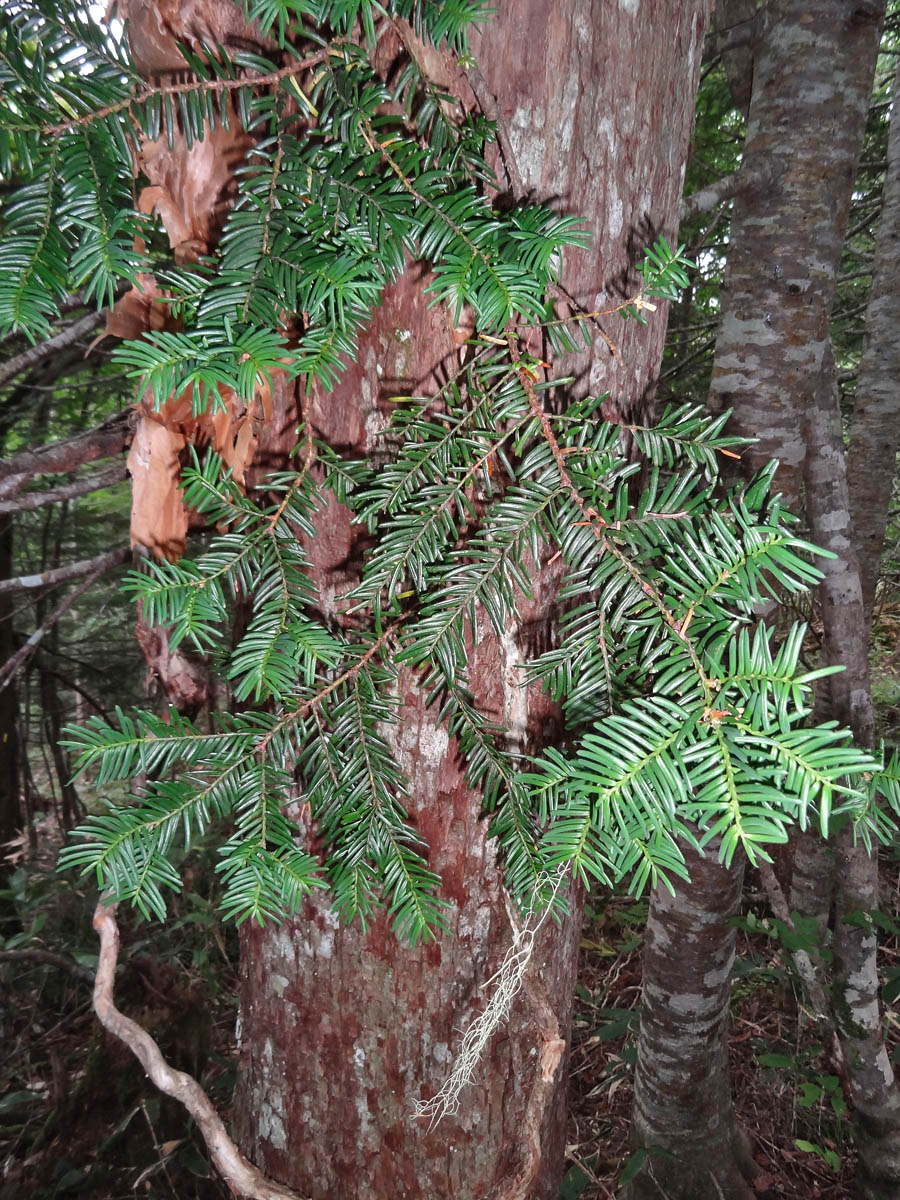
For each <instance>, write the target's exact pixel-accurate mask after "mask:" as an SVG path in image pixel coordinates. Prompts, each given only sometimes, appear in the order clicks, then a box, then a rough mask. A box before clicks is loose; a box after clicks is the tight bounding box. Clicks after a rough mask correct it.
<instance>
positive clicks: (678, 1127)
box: [629, 846, 754, 1200]
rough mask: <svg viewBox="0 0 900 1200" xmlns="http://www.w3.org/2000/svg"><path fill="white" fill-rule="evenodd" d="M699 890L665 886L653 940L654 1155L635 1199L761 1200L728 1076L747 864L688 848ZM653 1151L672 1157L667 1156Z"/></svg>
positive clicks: (653, 917)
mask: <svg viewBox="0 0 900 1200" xmlns="http://www.w3.org/2000/svg"><path fill="white" fill-rule="evenodd" d="M684 855H685V862H686V863H687V865H688V869H689V871H690V879H691V881H690V884H685V885H679V886H678V887H677V888H676V891H675V895H674V896H673V895H671V894H670V893H669V892H668V891H667V890H666V888H664V887H662V886H660V887H658V888H657V889H656V890H655V891H654V893H653V896H652V899H651V903H650V914H649V917H648V919H647V931H646V935H645V941H644V990H643V998H642V1004H641V1030H640V1036H639V1038H638V1056H637V1072H636V1075H635V1084H634V1115H633V1123H634V1124H633V1129H634V1141H635V1144H636V1145H637V1146H638V1147H642V1148H644V1149H646V1150H647V1151H648V1157H647V1159H646V1160H645V1162H644V1165H643V1166H642V1168H641V1170H640V1171H639V1173H638V1174H637V1175H636V1176H635V1178H634V1181H633V1182H632V1184H631V1187H630V1191H629V1197H630V1200H658V1198H659V1197H660V1196H665V1197H667V1200H705V1197H710V1200H713V1198H714V1200H720V1198H722V1197H724V1198H725V1200H752V1197H753V1195H754V1193H753V1192H752V1190H751V1188H750V1185H749V1183H748V1182H747V1181H748V1179H749V1178H750V1177H751V1176H752V1174H753V1173H754V1164H753V1160H752V1158H751V1156H750V1153H749V1149H748V1147H747V1144H746V1140H745V1138H744V1137H743V1135H742V1134H741V1132H740V1130H739V1129H738V1127H737V1122H736V1120H735V1115H734V1106H733V1104H732V1100H731V1079H730V1073H729V1069H728V1003H729V999H730V995H731V968H732V965H733V963H734V945H735V938H736V930H735V928H734V926H733V925H731V924H730V921H731V918H732V917H734V916H735V915H736V914H737V912H738V910H739V907H740V902H741V886H742V884H743V879H744V870H743V867H744V863H743V859H737V860H736V862H735V865H734V866H733V867H732V868H731V869H728V868H726V867H724V866H723V865H722V864H721V863H720V862H719V861H718V860H717V858H716V852H715V847H714V846H713V847H710V852H709V854H708V855H707V856H706V857H701V856H700V855H698V854H697V853H696V852H695V851H693V850H691V849H690V848H689V847H684ZM654 1150H662V1151H665V1154H664V1155H661V1154H654V1153H653V1152H654Z"/></svg>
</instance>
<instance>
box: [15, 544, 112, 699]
mask: <svg viewBox="0 0 900 1200" xmlns="http://www.w3.org/2000/svg"><path fill="white" fill-rule="evenodd" d="M106 570H107V564H105V563H104V564H103V565H101V566H99V567H97V569H96V570H95V571H92V572H91V573H90V575H89V576H88V577H87V579H85V580H84V581H83V582H82V583H79V585H78V587H76V588H73V590H72V591H71V592H69V594H68V596H66V597H65V599H63V600H60V602H59V604H57V606H56V608H54V610H53V612H52V613H50V615H49V616H48V617H47V619H46V620H45V621H44V622H43V623H42V624H41V626H40V628H38V629H36V630H35V631H34V633H33V634H32V635H31V637H30V638H29V639H28V641H27V642H25V644H24V646H20V647H19V649H18V650H17V651H16V652H15V654H14V655H12V657H11V658H8V659H7V660H6V662H5V663H4V664H3V666H2V667H0V692H2V691H3V689H4V688H5V687H6V685H7V684H8V683H9V681H10V680H11V679H12V677H13V675H15V673H16V671H18V669H19V667H21V666H22V664H23V663H25V662H27V661H28V659H29V658H30V657H31V656H32V654H34V652H35V650H37V648H38V646H39V645H40V644H41V641H42V640H43V637H44V634H45V633H47V632H48V631H49V630H51V629H52V628H53V626H54V625H55V624H56V622H57V621H58V620H59V618H60V617H61V616H62V615H63V613H65V612H67V611H68V609H70V608H71V607H72V605H73V604H74V603H75V601H76V600H77V599H78V597H79V596H83V595H84V593H85V592H86V591H87V590H88V589H89V588H91V587H93V586H94V584H95V583H96V581H97V580H98V579H99V578H100V576H101V575H102V574H103V572H104V571H106Z"/></svg>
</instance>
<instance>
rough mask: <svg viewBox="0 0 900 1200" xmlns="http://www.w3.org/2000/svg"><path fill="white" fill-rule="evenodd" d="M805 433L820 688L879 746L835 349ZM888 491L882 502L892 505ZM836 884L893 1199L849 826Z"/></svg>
mask: <svg viewBox="0 0 900 1200" xmlns="http://www.w3.org/2000/svg"><path fill="white" fill-rule="evenodd" d="M806 436H807V443H808V459H807V468H806V480H807V513H808V517H809V526H810V533H811V535H812V538H813V540H814V541H815V542H817V543H818V544H819V545H821V546H822V547H823V548H825V549H827V550H831V551H832V553H833V554H834V555H835V556H836V557H835V558H833V559H825V560H824V561H823V563H822V570H823V572H824V579H823V581H822V583H821V585H820V587H819V595H820V597H821V601H822V624H823V627H824V633H825V647H824V659H825V661H826V662H827V663H829V664H830V663H840V664H842V665H843V666H844V670H843V671H842V672H841V673H840V674H838V675H833V676H831V677H830V678H828V679H825V680H823V681H821V682H822V684H823V685H825V686H827V689H828V698H829V700H830V704H831V711H830V713H829V715H830V716H832V717H834V719H836V720H838V721H840V722H841V724H843V725H848V726H849V727H850V728H851V729H852V730H853V735H854V740H855V741H856V743H857V745H860V746H866V747H869V748H871V747H873V746H874V742H875V713H874V709H873V706H872V692H871V688H870V685H869V656H868V637H867V631H868V621H867V620H866V609H865V607H864V604H863V596H862V585H861V581H860V572H859V567H858V563H857V557H856V547H855V540H856V529H855V526H854V521H853V519H852V518H851V514H850V496H849V488H848V484H847V470H846V463H845V460H844V445H843V434H842V430H841V413H840V406H839V403H838V392H837V384H836V381H835V377H834V366H833V363H832V361H831V354H830V352H829V353H828V355H827V361H826V364H825V369H824V370H823V373H822V380H821V383H820V387H819V390H818V392H817V397H816V404H815V405H814V407H813V408H812V409H811V410H810V414H809V419H808V421H807V428H806ZM889 494H890V493H888V496H887V497H884V498H883V503H884V507H885V509H886V508H887V499H888V497H889ZM834 878H835V926H834V939H833V942H832V949H833V952H834V965H833V969H832V1007H833V1010H834V1018H835V1025H836V1026H837V1031H838V1036H839V1038H840V1041H841V1047H842V1049H843V1053H844V1059H845V1061H846V1063H847V1067H848V1075H849V1079H850V1090H851V1097H852V1100H853V1109H854V1112H853V1116H854V1124H855V1129H856V1141H857V1153H858V1155H859V1165H858V1169H857V1179H856V1184H857V1194H858V1195H859V1196H861V1197H863V1198H864V1200H892V1198H894V1197H896V1196H897V1195H898V1194H900V1092H898V1089H897V1084H896V1081H895V1078H894V1072H893V1068H892V1066H891V1062H890V1058H889V1057H888V1054H887V1050H886V1048H885V1045H884V1039H883V1034H882V1025H881V1012H880V1009H879V1003H878V990H879V989H878V969H877V951H878V945H877V939H876V936H875V928H874V926H873V924H872V921H871V918H870V916H869V914H870V913H871V912H872V910H873V909H876V908H877V907H878V857H877V854H874V853H873V854H869V853H868V852H867V851H866V848H865V847H864V846H863V845H862V844H861V843H860V842H857V841H856V839H855V837H854V833H853V829H852V827H849V826H848V827H846V828H844V829H842V830H841V831H840V833H839V834H838V837H837V845H836V871H835V876H834Z"/></svg>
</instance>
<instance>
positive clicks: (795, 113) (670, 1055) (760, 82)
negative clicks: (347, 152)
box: [635, 0, 884, 1200]
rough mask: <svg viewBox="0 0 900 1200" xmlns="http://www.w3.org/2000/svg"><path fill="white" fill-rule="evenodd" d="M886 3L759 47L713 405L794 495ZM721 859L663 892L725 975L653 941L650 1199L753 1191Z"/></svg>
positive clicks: (668, 943) (665, 912)
mask: <svg viewBox="0 0 900 1200" xmlns="http://www.w3.org/2000/svg"><path fill="white" fill-rule="evenodd" d="M883 8H884V6H883V5H881V6H880V7H879V6H878V5H865V6H863V5H853V4H847V3H843V2H840V0H823V2H822V3H816V4H811V3H809V0H805V2H802V0H772V2H771V3H770V4H769V5H768V6H767V7H766V10H765V18H764V26H763V28H762V29H761V30H760V31H759V37H758V41H757V43H756V55H755V60H754V71H753V89H752V96H751V99H750V107H749V113H748V127H747V137H746V143H745V147H744V154H743V159H742V166H741V171H742V174H744V177H745V178H746V179H747V180H755V181H757V182H756V183H755V185H752V186H751V185H748V186H746V187H745V188H744V189H743V190H741V191H739V193H738V195H737V198H736V200H735V204H734V212H733V216H732V220H731V230H730V237H729V251H728V266H727V272H726V279H725V284H724V288H723V296H722V320H721V325H720V329H719V334H718V338H717V343H716V354H715V361H714V365H713V374H712V383H711V396H710V403H711V406H712V407H713V408H714V409H716V410H721V409H726V408H731V409H733V413H734V415H733V417H732V429H733V430H734V431H735V432H737V433H740V434H743V435H745V436H748V437H752V438H755V439H757V440H756V442H755V444H753V445H751V446H748V447H747V448H745V450H744V451H743V461H742V467H743V468H744V470H745V471H747V472H748V473H752V472H754V471H756V470H758V469H759V468H761V467H763V466H765V465H766V464H767V463H768V462H769V461H770V460H771V459H772V458H777V459H779V460H780V462H781V467H780V471H779V477H778V486H779V488H780V490H782V491H783V492H784V493H785V494H786V495H787V496H788V498H789V499H790V500H791V501H792V502H793V503H794V504H798V503H799V501H800V498H801V495H802V471H803V466H804V461H805V453H806V446H805V440H804V431H803V420H804V414H805V413H806V411H807V410H808V408H809V406H810V405H811V403H812V398H813V395H814V392H815V388H816V386H817V383H818V381H819V377H820V372H821V368H822V363H823V358H824V354H825V349H826V346H827V344H828V320H829V315H830V311H831V305H832V300H833V297H834V288H835V280H836V275H837V268H838V264H839V262H840V254H841V246H842V241H843V235H844V230H845V227H846V221H847V214H848V211H849V205H850V197H851V191H852V184H853V179H854V176H855V172H856V167H857V161H858V157H859V149H860V145H861V140H862V135H863V130H864V125H865V117H866V113H867V109H868V99H869V93H870V90H871V84H872V77H873V73H874V67H875V58H876V54H877V49H878V38H879V33H880V24H881V18H882V16H883ZM761 180H765V181H766V182H765V183H761V182H759V181H761ZM715 869H716V865H715V864H713V863H709V862H706V861H704V862H703V863H702V864H701V865H700V866H699V867H698V868H697V872H696V883H695V885H694V886H692V887H688V888H684V889H681V890H679V892H678V894H677V897H676V900H675V901H670V900H669V899H668V898H667V897H665V896H664V895H663V894H662V892H657V893H655V894H654V896H653V898H652V900H651V909H650V923H651V927H660V928H664V929H666V930H667V931H668V930H670V929H672V928H673V926H672V921H673V920H674V919H675V915H676V914H678V913H679V910H680V909H681V908H682V907H683V908H684V910H685V913H686V914H687V913H689V914H690V920H691V922H692V923H694V925H695V926H696V925H698V924H699V926H700V927H703V928H705V930H706V936H705V938H704V939H703V940H702V941H701V942H700V943H699V945H696V946H695V947H694V951H695V955H692V956H691V957H690V962H691V967H692V970H693V973H694V976H695V987H696V988H697V989H700V990H702V988H703V985H704V983H705V981H706V975H705V972H706V971H707V969H710V970H711V978H710V980H709V981H708V982H709V984H711V985H714V986H709V990H708V992H704V994H703V996H702V1004H703V1007H702V1009H701V1012H700V1014H699V1015H698V1014H697V1013H695V1012H693V1011H692V1005H693V1004H694V999H692V998H691V993H690V991H689V990H688V988H687V987H685V988H684V991H683V994H682V995H680V996H674V997H672V999H671V1000H670V1001H667V999H666V997H667V993H668V990H669V988H670V986H671V985H670V982H669V981H670V980H671V979H672V978H673V977H677V973H678V972H679V971H681V970H682V969H683V966H684V962H685V949H684V946H683V944H682V942H681V940H680V939H678V938H676V937H674V936H672V935H671V934H668V933H667V935H664V936H662V937H654V939H653V940H652V941H651V942H650V943H649V945H648V949H647V954H646V961H645V966H644V988H645V993H646V996H647V1000H646V1001H645V1008H646V1017H645V1018H644V1021H643V1023H642V1033H641V1045H642V1051H641V1055H640V1058H639V1063H638V1071H637V1077H636V1082H635V1096H636V1100H635V1135H636V1141H637V1142H638V1144H639V1145H641V1146H644V1147H646V1148H648V1149H652V1148H653V1147H659V1148H661V1149H663V1150H666V1151H669V1152H670V1153H672V1154H674V1155H676V1156H677V1157H676V1158H658V1159H654V1158H651V1159H650V1160H649V1162H648V1164H647V1165H646V1167H645V1169H644V1171H643V1173H642V1175H641V1177H640V1182H639V1183H636V1187H635V1194H636V1195H638V1196H642V1195H648V1196H649V1195H651V1194H666V1195H671V1196H679V1197H685V1198H686V1197H691V1198H692V1200H704V1198H705V1197H707V1196H708V1197H710V1200H714V1198H716V1197H719V1196H721V1195H722V1194H723V1193H724V1194H725V1195H734V1196H742V1195H747V1194H748V1193H749V1189H748V1186H747V1184H746V1183H745V1182H744V1181H743V1174H744V1172H743V1170H742V1167H749V1163H747V1162H746V1161H744V1162H742V1161H741V1158H742V1156H741V1154H740V1153H739V1150H740V1145H739V1143H738V1142H737V1140H736V1139H735V1137H734V1136H733V1134H734V1117H733V1109H732V1101H731V1094H730V1089H729V1086H728V1076H727V1062H726V1058H725V1040H724V1039H725V1025H726V1021H727V1011H728V997H729V992H728V982H727V978H726V979H725V980H724V981H723V980H722V978H721V969H722V964H723V963H726V962H727V961H728V959H729V953H730V951H729V947H730V946H731V945H732V942H731V938H732V936H733V934H732V931H731V930H730V929H728V927H727V925H726V924H724V923H723V922H722V921H721V920H720V918H721V915H722V912H723V909H722V896H721V895H720V893H719V891H717V889H716V887H714V886H710V879H711V872H713V871H714V870H715ZM718 870H719V872H720V874H721V878H720V881H719V886H720V888H721V889H722V892H724V893H727V895H728V896H731V897H732V898H733V897H735V896H737V895H739V892H740V879H741V877H742V874H743V862H742V861H740V860H739V859H738V858H735V860H734V863H733V865H732V867H731V869H730V871H727V870H725V869H723V868H718ZM735 903H736V901H735ZM706 964H709V966H707V965H706ZM697 1002H698V1003H699V1002H700V1001H699V1000H698V1001H697ZM694 1020H697V1021H699V1022H700V1029H701V1032H702V1034H703V1035H704V1036H707V1037H708V1038H709V1039H710V1040H709V1041H704V1038H703V1037H696V1036H695V1037H693V1038H689V1039H688V1040H687V1041H684V1040H682V1038H683V1034H682V1029H681V1025H682V1023H683V1022H684V1021H687V1022H688V1023H690V1022H691V1021H694ZM645 1026H646V1029H645ZM711 1097H712V1098H713V1103H714V1106H715V1110H716V1115H715V1117H714V1118H713V1119H711V1118H710V1115H709V1114H710V1111H711V1110H710V1109H709V1108H708V1103H709V1101H710V1098H711ZM717 1172H721V1178H716V1177H715V1176H716V1173H717ZM653 1176H655V1178H656V1180H657V1181H658V1182H659V1184H660V1187H659V1190H658V1192H657V1193H654V1192H653V1187H654V1183H653V1181H652V1177H653ZM686 1179H687V1181H688V1182H687V1183H685V1180H686Z"/></svg>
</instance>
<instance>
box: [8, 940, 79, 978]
mask: <svg viewBox="0 0 900 1200" xmlns="http://www.w3.org/2000/svg"><path fill="white" fill-rule="evenodd" d="M13 962H19V963H21V962H36V963H46V965H47V966H50V967H59V968H60V970H62V971H68V972H69V974H70V975H74V976H75V977H76V979H83V980H84V982H85V983H93V982H94V972H93V971H91V970H89V969H88V968H87V967H83V966H82V965H81V963H77V962H73V961H72V959H71V958H66V957H65V955H63V954H54V953H53V951H52V950H38V949H37V948H36V947H32V946H23V947H22V948H21V949H20V950H0V963H13Z"/></svg>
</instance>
